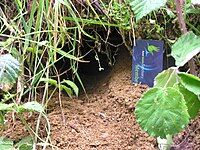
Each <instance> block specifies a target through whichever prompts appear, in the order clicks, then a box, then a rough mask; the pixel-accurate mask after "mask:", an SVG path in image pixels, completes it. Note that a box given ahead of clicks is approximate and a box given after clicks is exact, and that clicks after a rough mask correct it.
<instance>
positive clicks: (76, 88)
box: [62, 80, 79, 96]
mask: <svg viewBox="0 0 200 150" xmlns="http://www.w3.org/2000/svg"><path fill="white" fill-rule="evenodd" d="M62 83H66V84H67V85H69V86H70V87H71V88H72V89H73V91H74V93H75V94H76V96H78V92H79V89H78V87H77V86H76V84H75V83H74V82H72V81H70V80H63V81H62Z"/></svg>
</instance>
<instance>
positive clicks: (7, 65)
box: [0, 54, 20, 91]
mask: <svg viewBox="0 0 200 150" xmlns="http://www.w3.org/2000/svg"><path fill="white" fill-rule="evenodd" d="M19 72H20V69H19V62H18V61H17V60H16V59H15V58H14V57H13V56H12V55H10V54H4V55H0V88H1V89H2V90H4V91H7V90H8V89H10V88H12V84H14V83H15V82H16V80H17V78H18V76H19Z"/></svg>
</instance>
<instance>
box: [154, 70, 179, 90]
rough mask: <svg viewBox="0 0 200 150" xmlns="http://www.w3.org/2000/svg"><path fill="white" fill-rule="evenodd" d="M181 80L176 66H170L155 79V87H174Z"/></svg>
mask: <svg viewBox="0 0 200 150" xmlns="http://www.w3.org/2000/svg"><path fill="white" fill-rule="evenodd" d="M178 82H179V78H178V75H177V69H176V68H169V69H167V70H164V71H162V72H161V73H159V74H158V75H157V76H156V78H155V81H154V85H155V86H154V87H164V86H165V87H173V86H174V85H175V84H176V83H178Z"/></svg>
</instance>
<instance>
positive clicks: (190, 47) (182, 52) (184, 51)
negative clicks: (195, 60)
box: [171, 32, 200, 67]
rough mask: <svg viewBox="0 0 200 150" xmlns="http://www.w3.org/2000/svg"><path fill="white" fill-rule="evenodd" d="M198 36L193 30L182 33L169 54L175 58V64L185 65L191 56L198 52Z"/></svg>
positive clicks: (199, 50) (199, 47) (199, 44)
mask: <svg viewBox="0 0 200 150" xmlns="http://www.w3.org/2000/svg"><path fill="white" fill-rule="evenodd" d="M199 41H200V37H199V36H196V35H195V34H194V33H193V32H188V33H187V34H184V35H182V36H181V37H180V38H179V39H178V40H177V41H176V43H175V44H174V45H173V46H172V53H171V55H172V56H173V57H174V58H175V60H176V66H178V67H181V66H183V65H185V64H186V63H187V62H188V61H189V60H190V59H191V58H192V57H194V56H195V55H197V54H198V53H199V52H200V42H199Z"/></svg>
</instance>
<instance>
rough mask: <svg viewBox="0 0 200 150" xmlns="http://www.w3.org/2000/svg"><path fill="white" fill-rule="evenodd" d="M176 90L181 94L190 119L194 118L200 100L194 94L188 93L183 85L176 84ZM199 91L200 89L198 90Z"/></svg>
mask: <svg viewBox="0 0 200 150" xmlns="http://www.w3.org/2000/svg"><path fill="white" fill-rule="evenodd" d="M177 86H178V90H179V91H180V92H181V93H182V94H183V96H184V99H185V101H186V105H187V107H188V113H189V115H190V117H191V119H193V118H195V117H196V116H197V115H198V112H199V109H200V100H199V99H198V96H197V95H195V94H194V93H192V92H190V91H189V90H187V89H186V88H184V86H183V85H181V84H178V85H177ZM199 90H200V89H199Z"/></svg>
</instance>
